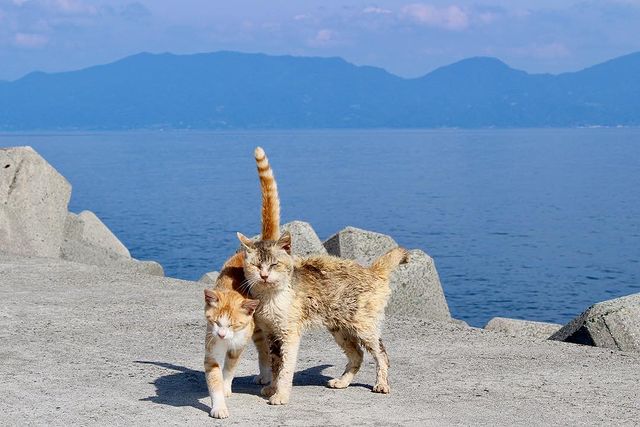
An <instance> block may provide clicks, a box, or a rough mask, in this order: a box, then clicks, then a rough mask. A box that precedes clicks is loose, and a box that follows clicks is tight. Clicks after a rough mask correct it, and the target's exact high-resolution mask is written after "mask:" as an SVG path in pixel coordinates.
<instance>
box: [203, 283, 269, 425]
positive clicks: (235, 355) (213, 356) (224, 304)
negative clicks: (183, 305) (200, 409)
mask: <svg viewBox="0 0 640 427" xmlns="http://www.w3.org/2000/svg"><path fill="white" fill-rule="evenodd" d="M204 299H205V306H204V314H205V317H206V319H207V334H206V338H205V355H204V371H205V376H206V379H207V387H208V388H209V396H210V397H211V416H212V417H215V418H227V417H228V416H229V410H228V409H227V404H226V402H225V397H229V396H231V383H232V381H233V376H234V373H235V370H236V366H237V364H238V360H239V358H240V355H241V354H242V351H243V350H244V348H245V346H246V344H247V341H249V338H250V337H251V335H252V334H253V317H252V316H253V312H254V311H255V310H256V308H257V307H258V303H259V301H258V300H253V299H246V298H244V297H242V295H240V294H239V293H238V292H236V291H233V290H229V291H219V290H210V289H205V291H204Z"/></svg>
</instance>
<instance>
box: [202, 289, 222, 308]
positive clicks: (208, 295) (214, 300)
mask: <svg viewBox="0 0 640 427" xmlns="http://www.w3.org/2000/svg"><path fill="white" fill-rule="evenodd" d="M204 302H205V303H206V304H207V305H210V306H211V307H215V306H216V305H218V303H219V302H220V298H218V294H216V292H215V291H213V290H211V289H205V290H204Z"/></svg>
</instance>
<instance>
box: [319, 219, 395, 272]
mask: <svg viewBox="0 0 640 427" xmlns="http://www.w3.org/2000/svg"><path fill="white" fill-rule="evenodd" d="M397 246H398V244H397V243H396V242H395V241H394V240H393V239H392V238H391V237H389V236H387V235H385V234H380V233H375V232H373V231H367V230H362V229H360V228H355V227H347V228H345V229H344V230H341V231H339V232H338V233H336V234H334V235H333V236H331V237H329V238H328V239H327V240H326V241H325V242H324V247H325V249H326V250H327V252H328V253H329V254H330V255H334V256H338V257H341V258H349V259H353V260H355V261H357V262H358V263H360V264H362V265H364V266H369V265H371V263H372V262H373V260H375V259H376V258H378V257H380V256H382V255H384V254H385V253H386V252H387V251H389V250H391V249H393V248H395V247H397Z"/></svg>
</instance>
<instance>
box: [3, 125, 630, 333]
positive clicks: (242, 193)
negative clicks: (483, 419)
mask: <svg viewBox="0 0 640 427" xmlns="http://www.w3.org/2000/svg"><path fill="white" fill-rule="evenodd" d="M0 145H2V146H12V145H31V146H33V147H34V148H36V150H38V151H39V152H40V153H41V154H42V155H43V156H44V157H45V158H47V159H48V161H49V162H50V163H51V164H53V165H54V166H55V167H56V168H57V169H58V170H59V171H60V172H61V173H62V174H63V175H64V176H65V177H67V179H68V180H69V181H70V182H71V183H72V185H73V195H72V200H71V205H70V209H71V210H72V211H75V212H79V211H81V210H83V209H89V210H92V211H94V212H96V214H97V215H98V216H100V217H101V218H102V219H103V221H104V222H105V223H106V224H107V225H108V226H109V227H110V228H111V229H112V230H113V231H114V233H115V234H116V235H117V236H118V237H120V239H121V240H122V241H123V242H124V244H125V245H126V246H127V247H129V248H130V250H131V252H132V255H133V256H135V257H136V258H142V259H154V260H158V261H159V262H161V263H162V264H163V265H164V267H165V269H166V272H167V275H169V276H173V277H179V278H186V279H197V278H198V277H200V275H202V274H203V273H204V272H206V271H210V270H214V269H218V268H219V266H220V264H221V263H222V262H223V261H224V260H225V259H226V258H227V257H228V256H229V255H230V254H232V253H233V252H234V250H235V248H236V247H237V243H236V240H235V232H236V231H242V232H243V233H245V234H248V235H251V234H257V233H258V232H259V227H260V224H259V220H260V218H259V212H260V193H259V186H258V178H257V174H256V171H255V166H254V160H253V157H252V152H253V148H254V147H255V146H256V145H262V146H263V147H265V149H266V151H267V153H268V155H269V157H270V159H271V163H272V165H273V167H274V169H275V172H276V177H277V179H278V183H279V187H280V196H281V200H282V206H283V221H284V222H286V221H290V220H293V219H301V220H305V221H308V222H310V223H312V224H313V226H314V227H315V229H316V231H317V233H318V234H319V236H320V237H321V238H322V239H325V238H327V237H329V236H330V235H331V234H333V233H334V232H336V231H338V230H340V229H341V228H343V227H345V226H347V225H353V226H356V227H361V228H365V229H370V230H375V231H379V232H382V233H386V234H390V235H392V236H393V237H394V238H395V239H396V240H397V241H398V243H400V244H401V245H404V246H406V247H409V248H420V249H423V250H424V251H426V252H427V253H429V254H430V255H431V256H433V257H434V258H435V260H436V265H437V267H438V271H439V273H440V276H441V280H442V284H443V286H444V290H445V293H446V295H447V300H448V302H449V306H450V308H451V311H452V314H453V315H454V316H455V317H458V318H461V319H464V320H467V321H468V322H470V323H471V324H473V325H478V326H480V325H483V324H484V323H485V322H486V321H487V320H488V319H490V318H491V317H493V316H498V315H499V316H507V317H516V318H525V319H533V320H541V321H552V322H561V323H562V322H565V321H567V320H569V319H570V318H571V317H573V316H574V315H576V314H577V313H579V312H580V311H582V310H583V309H584V308H585V307H586V306H588V305H590V304H592V303H594V302H597V301H601V300H605V299H610V298H613V297H617V296H621V295H626V294H630V293H634V292H640V220H639V218H640V191H639V186H640V130H639V129H575V130H504V131H502V130H500V131H494V130H484V131H453V130H452V131H309V132H298V131H296V132H290V131H278V132H239V133H228V132H206V133H205V132H127V133H88V134H87V133H73V134H10V135H0Z"/></svg>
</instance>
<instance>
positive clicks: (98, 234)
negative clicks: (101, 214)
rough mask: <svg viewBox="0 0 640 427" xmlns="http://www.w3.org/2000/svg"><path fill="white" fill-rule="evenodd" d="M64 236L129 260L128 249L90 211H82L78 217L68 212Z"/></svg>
mask: <svg viewBox="0 0 640 427" xmlns="http://www.w3.org/2000/svg"><path fill="white" fill-rule="evenodd" d="M64 235H65V238H67V239H74V240H79V241H83V242H86V243H88V244H90V245H93V246H98V247H101V248H105V249H108V250H110V251H112V252H115V253H116V254H118V255H120V256H123V257H125V258H131V254H130V253H129V249H127V248H126V247H125V246H124V245H123V244H122V242H121V241H120V240H118V238H117V237H116V236H115V235H114V234H113V233H112V232H111V230H109V228H107V226H106V225H104V223H103V222H102V221H100V219H99V218H98V217H97V216H96V215H95V214H94V213H93V212H91V211H82V212H80V214H78V215H76V214H74V213H71V212H69V214H68V215H67V221H66V225H65V232H64Z"/></svg>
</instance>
